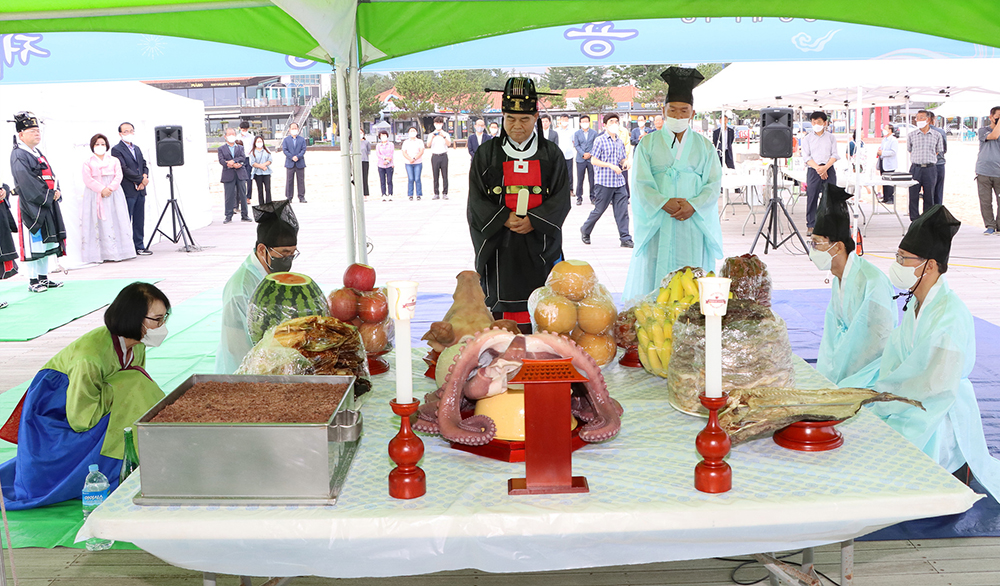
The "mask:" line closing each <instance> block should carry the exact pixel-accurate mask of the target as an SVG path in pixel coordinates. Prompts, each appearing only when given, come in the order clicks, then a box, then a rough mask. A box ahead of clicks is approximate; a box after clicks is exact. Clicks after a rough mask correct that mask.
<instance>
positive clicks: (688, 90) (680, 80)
mask: <svg viewBox="0 0 1000 586" xmlns="http://www.w3.org/2000/svg"><path fill="white" fill-rule="evenodd" d="M660 77H661V78H663V81H665V82H667V86H668V87H667V103H670V102H684V103H686V104H691V105H692V106H693V105H694V88H696V87H698V85H699V84H700V83H701V82H703V81H705V76H704V75H702V74H701V72H700V71H698V70H697V69H691V68H688V67H668V68H667V70H666V71H664V72H663V73H661V74H660Z"/></svg>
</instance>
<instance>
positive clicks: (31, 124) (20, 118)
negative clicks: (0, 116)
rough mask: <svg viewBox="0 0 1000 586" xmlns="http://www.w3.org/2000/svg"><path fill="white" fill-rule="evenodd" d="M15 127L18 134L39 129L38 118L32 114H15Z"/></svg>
mask: <svg viewBox="0 0 1000 586" xmlns="http://www.w3.org/2000/svg"><path fill="white" fill-rule="evenodd" d="M14 127H15V129H16V130H17V132H21V131H23V130H27V129H29V128H38V118H37V117H36V116H35V115H34V114H32V113H31V112H18V113H17V114H14Z"/></svg>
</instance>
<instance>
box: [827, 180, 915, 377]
mask: <svg viewBox="0 0 1000 586" xmlns="http://www.w3.org/2000/svg"><path fill="white" fill-rule="evenodd" d="M851 197H852V194H850V193H847V191H845V190H844V189H843V188H841V187H837V186H836V185H832V184H829V183H828V184H827V185H826V187H825V191H824V193H823V198H822V199H821V200H820V202H819V210H818V211H817V213H816V225H815V227H814V228H813V233H812V236H811V237H810V238H811V242H810V250H809V258H810V260H812V261H813V264H815V265H816V268H818V269H819V270H821V271H830V272H832V273H833V285H832V286H831V289H832V290H831V295H830V305H828V306H827V308H826V318H825V320H824V322H823V339H822V341H821V342H820V344H819V358H818V359H817V360H816V370H818V371H819V372H820V373H821V374H822V375H823V376H825V377H826V378H828V379H830V380H831V381H833V382H834V383H835V384H836V385H837V386H840V387H865V388H872V387H873V386H874V385H875V381H876V380H877V379H878V369H879V364H880V363H881V361H882V349H883V348H885V343H886V340H887V339H888V338H889V334H890V333H891V332H892V330H893V329H894V328H895V327H896V304H895V303H893V301H892V293H893V291H892V284H890V283H889V278H888V277H886V276H885V273H883V272H882V271H880V270H879V269H878V267H876V266H875V265H873V264H872V263H870V262H868V261H867V260H865V259H863V258H861V257H860V256H858V255H857V254H855V252H854V240H853V239H852V238H851V216H850V213H849V212H848V211H847V200H848V199H850V198H851Z"/></svg>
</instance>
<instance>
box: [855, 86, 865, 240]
mask: <svg viewBox="0 0 1000 586" xmlns="http://www.w3.org/2000/svg"><path fill="white" fill-rule="evenodd" d="M862 106H863V104H862V103H861V86H860V85H859V86H858V101H857V103H856V104H855V111H854V136H855V138H854V195H856V196H857V198H856V199H855V200H854V203H855V205H854V229H855V230H856V231H858V230H860V227H859V226H858V208H859V207H860V206H861V156H860V155H861V128H862V127H863V124H862V122H861V111H862Z"/></svg>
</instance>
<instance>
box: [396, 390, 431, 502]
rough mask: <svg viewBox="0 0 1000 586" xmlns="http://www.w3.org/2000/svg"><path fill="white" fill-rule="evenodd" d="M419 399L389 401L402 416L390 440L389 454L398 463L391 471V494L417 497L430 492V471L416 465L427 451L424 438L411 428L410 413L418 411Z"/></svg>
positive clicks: (398, 497)
mask: <svg viewBox="0 0 1000 586" xmlns="http://www.w3.org/2000/svg"><path fill="white" fill-rule="evenodd" d="M419 405H420V401H413V402H412V403H403V404H399V403H397V402H396V400H395V399H393V400H391V401H389V406H390V407H392V412H393V413H395V414H396V415H399V416H400V418H401V419H400V422H399V433H397V434H396V437H394V438H392V439H391V440H389V458H391V459H392V461H393V462H395V463H396V467H395V468H393V469H392V471H391V472H389V496H391V497H392V498H397V499H415V498H417V497H420V496H424V493H426V492H427V475H426V474H424V471H423V470H421V469H420V468H419V467H418V466H417V462H419V461H420V458H422V457H423V455H424V442H423V441H421V439H420V438H419V437H417V435H416V434H415V433H413V429H411V428H410V415H413V414H414V413H416V412H417V407H418V406H419Z"/></svg>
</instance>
